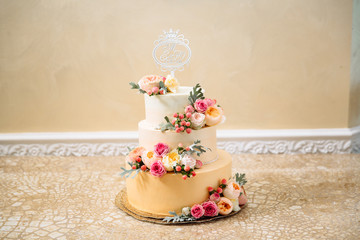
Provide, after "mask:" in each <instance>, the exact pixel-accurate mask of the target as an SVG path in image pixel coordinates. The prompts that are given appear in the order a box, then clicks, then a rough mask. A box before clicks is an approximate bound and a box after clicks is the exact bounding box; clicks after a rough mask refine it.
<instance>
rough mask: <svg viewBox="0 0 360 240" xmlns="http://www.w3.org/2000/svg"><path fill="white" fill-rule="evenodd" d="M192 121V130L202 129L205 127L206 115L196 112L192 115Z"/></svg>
mask: <svg viewBox="0 0 360 240" xmlns="http://www.w3.org/2000/svg"><path fill="white" fill-rule="evenodd" d="M190 121H191V128H192V129H200V128H202V127H203V126H204V125H205V115H204V114H202V113H198V112H195V113H193V114H192V115H191V117H190Z"/></svg>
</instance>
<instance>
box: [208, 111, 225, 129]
mask: <svg viewBox="0 0 360 240" xmlns="http://www.w3.org/2000/svg"><path fill="white" fill-rule="evenodd" d="M222 118H223V110H222V109H221V108H220V107H218V106H210V107H208V108H207V110H206V112H205V122H206V125H208V126H214V125H216V124H218V123H220V122H221V120H222Z"/></svg>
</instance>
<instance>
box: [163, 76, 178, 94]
mask: <svg viewBox="0 0 360 240" xmlns="http://www.w3.org/2000/svg"><path fill="white" fill-rule="evenodd" d="M165 87H167V88H168V89H169V91H170V92H172V93H176V92H177V90H178V87H179V82H178V81H177V79H176V78H175V77H172V76H171V75H167V77H166V80H165Z"/></svg>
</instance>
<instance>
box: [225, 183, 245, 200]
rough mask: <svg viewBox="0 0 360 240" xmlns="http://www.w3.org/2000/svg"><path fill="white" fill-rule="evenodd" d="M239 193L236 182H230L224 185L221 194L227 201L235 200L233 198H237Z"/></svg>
mask: <svg viewBox="0 0 360 240" xmlns="http://www.w3.org/2000/svg"><path fill="white" fill-rule="evenodd" d="M240 192H241V188H240V185H239V184H237V183H236V182H233V181H230V182H229V183H228V184H227V185H226V188H225V189H224V191H223V194H224V196H225V197H227V198H229V199H235V198H238V197H239V195H240ZM238 205H239V204H238Z"/></svg>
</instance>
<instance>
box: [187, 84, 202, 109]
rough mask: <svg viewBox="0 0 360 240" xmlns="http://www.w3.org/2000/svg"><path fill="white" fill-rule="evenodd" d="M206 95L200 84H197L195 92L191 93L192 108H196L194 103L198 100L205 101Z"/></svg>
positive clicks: (194, 88)
mask: <svg viewBox="0 0 360 240" xmlns="http://www.w3.org/2000/svg"><path fill="white" fill-rule="evenodd" d="M204 98H205V97H204V93H203V90H202V88H201V86H200V84H199V83H198V84H196V85H195V87H193V90H192V91H191V92H190V96H189V98H188V99H189V101H190V104H191V105H192V106H194V103H195V102H196V100H197V99H204Z"/></svg>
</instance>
